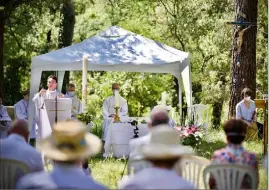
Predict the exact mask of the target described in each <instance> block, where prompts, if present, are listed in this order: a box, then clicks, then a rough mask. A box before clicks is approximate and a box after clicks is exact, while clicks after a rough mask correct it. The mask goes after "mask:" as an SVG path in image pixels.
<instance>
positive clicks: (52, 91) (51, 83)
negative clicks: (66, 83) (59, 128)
mask: <svg viewBox="0 0 269 190" xmlns="http://www.w3.org/2000/svg"><path fill="white" fill-rule="evenodd" d="M47 86H48V90H46V89H44V88H42V89H41V90H40V92H39V93H37V94H36V95H35V96H34V98H33V102H34V104H35V113H36V117H35V118H36V123H37V125H38V130H37V139H42V138H43V137H42V134H41V131H42V127H43V126H42V122H41V121H40V115H39V113H40V109H42V108H43V106H44V100H45V99H56V97H57V98H63V97H64V95H63V94H62V93H61V92H59V91H57V89H56V88H57V77H56V76H52V75H50V76H49V77H48V82H47ZM44 127H50V126H44Z"/></svg>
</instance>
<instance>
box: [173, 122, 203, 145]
mask: <svg viewBox="0 0 269 190" xmlns="http://www.w3.org/2000/svg"><path fill="white" fill-rule="evenodd" d="M175 130H176V131H177V132H178V133H179V136H180V137H181V139H182V144H183V145H190V146H197V145H198V144H200V143H201V140H202V133H201V131H200V128H199V127H198V126H195V125H193V124H190V125H189V126H178V127H175Z"/></svg>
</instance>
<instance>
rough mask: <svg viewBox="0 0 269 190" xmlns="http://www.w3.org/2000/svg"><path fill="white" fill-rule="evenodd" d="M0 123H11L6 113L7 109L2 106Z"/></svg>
mask: <svg viewBox="0 0 269 190" xmlns="http://www.w3.org/2000/svg"><path fill="white" fill-rule="evenodd" d="M0 121H11V118H10V117H9V115H8V113H7V108H6V107H5V106H4V105H0Z"/></svg>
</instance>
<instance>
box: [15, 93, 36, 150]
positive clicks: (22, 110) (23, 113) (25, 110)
mask: <svg viewBox="0 0 269 190" xmlns="http://www.w3.org/2000/svg"><path fill="white" fill-rule="evenodd" d="M22 95H23V99H21V100H20V101H19V102H17V103H16V104H15V105H14V111H15V116H16V119H23V120H25V121H27V122H28V117H29V106H28V105H29V90H28V89H27V90H24V91H23V92H22ZM36 130H37V126H36V123H35V120H34V121H33V125H32V128H31V132H30V144H31V145H32V146H35V139H36Z"/></svg>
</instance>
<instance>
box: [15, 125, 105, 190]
mask: <svg viewBox="0 0 269 190" xmlns="http://www.w3.org/2000/svg"><path fill="white" fill-rule="evenodd" d="M101 144H102V143H101V140H100V139H99V138H98V137H96V136H95V135H93V134H90V133H87V132H86V129H85V126H83V124H82V123H80V122H77V121H72V120H70V121H62V122H58V123H57V124H56V125H55V126H54V127H53V131H52V134H51V136H49V137H47V138H45V139H44V140H42V141H41V142H40V144H39V147H40V149H41V151H42V152H44V154H45V155H46V156H47V157H48V158H50V159H52V160H53V161H54V169H53V171H52V172H51V173H50V174H49V173H46V172H39V173H34V174H29V175H26V176H24V177H23V178H21V179H20V180H19V182H18V183H17V188H19V189H39V188H54V189H56V188H58V189H71V188H72V189H73V188H74V189H106V188H105V187H104V186H103V185H101V184H99V183H97V182H96V181H95V180H93V178H91V177H89V175H88V174H86V173H85V171H84V170H83V167H82V164H83V160H84V158H87V157H88V156H93V155H95V154H97V153H98V152H99V151H100V149H101Z"/></svg>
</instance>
